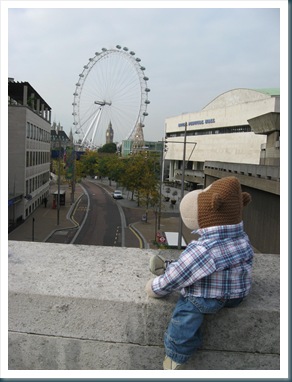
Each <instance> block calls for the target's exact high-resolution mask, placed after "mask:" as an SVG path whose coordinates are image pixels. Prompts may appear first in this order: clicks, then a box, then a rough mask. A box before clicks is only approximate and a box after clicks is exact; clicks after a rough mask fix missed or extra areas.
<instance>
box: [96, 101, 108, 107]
mask: <svg viewBox="0 0 292 382" xmlns="http://www.w3.org/2000/svg"><path fill="white" fill-rule="evenodd" d="M94 103H95V104H96V105H99V106H105V105H108V106H111V104H112V103H111V102H106V101H94Z"/></svg>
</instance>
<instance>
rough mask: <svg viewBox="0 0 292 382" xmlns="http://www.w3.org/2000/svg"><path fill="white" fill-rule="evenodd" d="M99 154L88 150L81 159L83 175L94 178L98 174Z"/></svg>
mask: <svg viewBox="0 0 292 382" xmlns="http://www.w3.org/2000/svg"><path fill="white" fill-rule="evenodd" d="M98 157H99V156H98V153H97V151H91V150H86V152H85V153H84V155H82V157H81V158H80V162H81V168H82V170H81V171H82V173H83V174H84V175H90V176H94V175H97V174H98V170H99V168H98Z"/></svg>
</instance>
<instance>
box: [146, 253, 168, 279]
mask: <svg viewBox="0 0 292 382" xmlns="http://www.w3.org/2000/svg"><path fill="white" fill-rule="evenodd" d="M171 262H172V260H165V259H164V258H163V257H162V256H160V255H154V256H152V257H151V258H150V262H149V269H150V272H151V273H153V274H154V275H156V276H160V275H162V274H163V273H164V272H165V270H166V268H167V266H168V264H170V263H171Z"/></svg>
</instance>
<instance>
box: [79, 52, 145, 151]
mask: <svg viewBox="0 0 292 382" xmlns="http://www.w3.org/2000/svg"><path fill="white" fill-rule="evenodd" d="M148 80H149V78H148V77H146V75H145V67H143V66H142V65H141V60H140V58H138V57H135V52H133V51H129V49H128V48H127V47H124V48H122V47H121V46H120V45H117V46H116V47H115V48H111V49H106V48H102V49H101V51H100V52H96V53H95V55H94V57H92V58H89V62H88V63H87V64H86V65H85V66H84V67H83V70H82V72H81V73H80V74H79V78H78V81H77V83H76V88H75V92H74V94H73V96H74V99H73V104H72V105H73V113H72V114H73V117H74V122H73V125H74V127H75V128H74V130H75V131H74V134H76V135H77V144H79V145H80V146H82V147H85V148H89V149H94V148H97V147H99V146H101V145H102V144H104V143H105V142H104V140H105V135H106V130H107V128H108V127H109V124H111V126H112V128H113V130H114V134H115V137H114V141H115V142H121V141H122V140H123V139H132V136H133V133H134V132H135V128H136V126H137V125H138V124H139V125H140V126H142V127H143V126H144V119H145V117H146V116H147V115H148V113H147V105H148V104H149V103H150V101H149V100H148V93H149V91H150V89H149V88H148V86H147V81H148Z"/></svg>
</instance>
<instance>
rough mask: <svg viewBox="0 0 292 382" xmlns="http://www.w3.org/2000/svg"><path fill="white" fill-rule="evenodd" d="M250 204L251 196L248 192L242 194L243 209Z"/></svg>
mask: <svg viewBox="0 0 292 382" xmlns="http://www.w3.org/2000/svg"><path fill="white" fill-rule="evenodd" d="M250 202H251V195H250V194H249V193H248V192H243V193H242V204H243V207H245V206H247V205H248V204H249V203H250Z"/></svg>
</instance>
